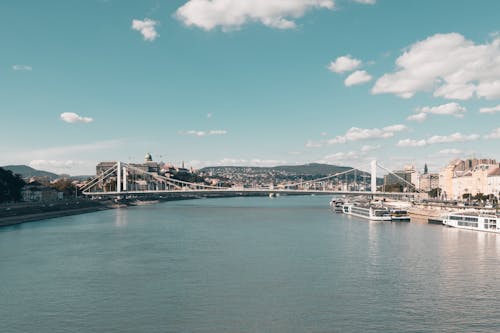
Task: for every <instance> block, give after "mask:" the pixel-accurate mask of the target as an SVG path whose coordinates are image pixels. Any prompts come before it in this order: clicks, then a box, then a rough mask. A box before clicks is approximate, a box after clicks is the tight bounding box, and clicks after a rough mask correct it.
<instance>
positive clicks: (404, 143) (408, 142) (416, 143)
mask: <svg viewBox="0 0 500 333" xmlns="http://www.w3.org/2000/svg"><path fill="white" fill-rule="evenodd" d="M425 145H427V141H425V140H413V139H403V140H399V142H398V144H397V146H398V147H423V146H425Z"/></svg>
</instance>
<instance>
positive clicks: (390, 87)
mask: <svg viewBox="0 0 500 333" xmlns="http://www.w3.org/2000/svg"><path fill="white" fill-rule="evenodd" d="M396 67H397V69H396V71H395V72H393V73H388V74H384V75H383V76H382V77H381V78H379V79H378V80H377V82H376V83H375V85H374V87H373V89H372V93H374V94H381V93H391V94H395V95H398V96H400V97H402V98H410V97H412V96H413V95H415V94H416V93H417V92H419V91H432V92H433V94H434V96H436V97H444V98H447V99H460V100H467V99H470V98H472V97H473V96H477V97H480V98H486V99H494V98H500V37H498V36H496V37H494V39H493V40H492V41H491V42H490V43H485V44H475V43H474V42H472V41H470V40H467V39H465V37H464V36H462V35H461V34H458V33H449V34H436V35H433V36H431V37H428V38H427V39H425V40H423V41H419V42H417V43H415V44H413V45H411V46H410V47H409V48H408V49H407V50H406V51H405V52H404V53H403V54H402V55H401V56H400V57H399V58H398V59H397V60H396Z"/></svg>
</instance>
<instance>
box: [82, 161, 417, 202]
mask: <svg viewBox="0 0 500 333" xmlns="http://www.w3.org/2000/svg"><path fill="white" fill-rule="evenodd" d="M370 167H371V173H370V176H369V177H368V178H370V187H369V188H368V186H366V187H365V188H366V190H358V189H355V190H349V187H347V186H346V188H344V189H339V188H338V186H337V188H335V187H332V186H331V185H330V186H328V185H327V184H328V183H330V184H331V182H332V181H334V180H335V179H336V180H340V179H341V177H344V179H346V177H347V175H348V174H354V175H356V172H359V170H357V169H354V168H352V169H349V170H346V171H342V172H338V173H335V174H331V175H328V176H326V177H321V178H316V179H312V180H308V181H300V182H295V183H289V184H281V185H278V186H273V185H271V186H258V187H252V188H242V187H221V186H213V185H207V184H204V183H191V182H186V181H182V180H177V179H173V178H169V177H166V176H162V175H160V174H158V173H155V172H149V171H147V170H144V169H143V168H140V167H137V166H135V165H133V164H130V163H125V162H116V164H113V165H112V166H110V167H109V168H107V169H106V170H105V171H103V172H102V173H100V174H98V175H97V176H96V177H94V178H93V179H91V180H90V181H89V182H87V183H86V184H85V185H84V186H83V187H82V188H81V189H80V190H81V191H82V194H83V195H85V196H89V197H100V198H104V197H108V198H118V199H123V198H132V197H144V196H150V197H153V196H157V197H162V196H163V195H168V196H169V197H171V196H179V197H182V196H200V197H202V196H211V195H228V196H230V195H266V194H268V195H269V194H284V195H292V194H296V195H300V194H302V195H306V194H309V195H311V194H315V195H316V194H317V195H320V194H329V195H364V196H388V197H413V198H414V197H417V196H419V195H420V194H421V193H422V192H420V191H419V190H418V189H416V188H415V185H413V184H412V183H410V182H408V181H407V180H405V179H404V178H402V177H400V176H398V175H397V174H394V173H392V172H391V171H389V170H388V169H386V168H385V167H383V166H381V165H380V164H378V163H377V161H375V160H374V161H372V162H371V165H370ZM377 168H381V169H382V170H384V171H386V172H388V173H390V174H392V175H394V176H395V177H396V178H398V179H399V180H401V182H403V183H404V184H406V185H408V188H410V189H412V190H414V192H402V193H398V192H383V191H377ZM365 175H366V173H365ZM354 179H355V180H356V179H357V178H356V176H355V177H354Z"/></svg>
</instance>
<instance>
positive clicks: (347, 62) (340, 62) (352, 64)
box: [328, 55, 361, 73]
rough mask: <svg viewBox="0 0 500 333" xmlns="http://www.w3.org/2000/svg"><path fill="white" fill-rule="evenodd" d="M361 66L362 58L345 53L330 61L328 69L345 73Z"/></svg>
mask: <svg viewBox="0 0 500 333" xmlns="http://www.w3.org/2000/svg"><path fill="white" fill-rule="evenodd" d="M359 66H361V60H358V59H355V58H353V57H351V56H350V55H345V56H342V57H338V58H337V59H335V61H332V62H330V64H329V65H328V69H329V70H330V71H331V72H334V73H344V72H350V71H353V70H355V69H356V68H358V67H359Z"/></svg>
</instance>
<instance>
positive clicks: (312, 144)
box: [305, 140, 323, 148]
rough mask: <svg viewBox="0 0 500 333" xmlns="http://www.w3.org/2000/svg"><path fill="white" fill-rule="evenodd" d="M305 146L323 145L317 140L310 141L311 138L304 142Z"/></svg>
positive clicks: (315, 146) (317, 146) (316, 146)
mask: <svg viewBox="0 0 500 333" xmlns="http://www.w3.org/2000/svg"><path fill="white" fill-rule="evenodd" d="M305 146H306V147H307V148H319V147H321V146H323V144H322V143H321V142H317V141H312V140H308V141H307V142H306V145H305Z"/></svg>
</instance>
